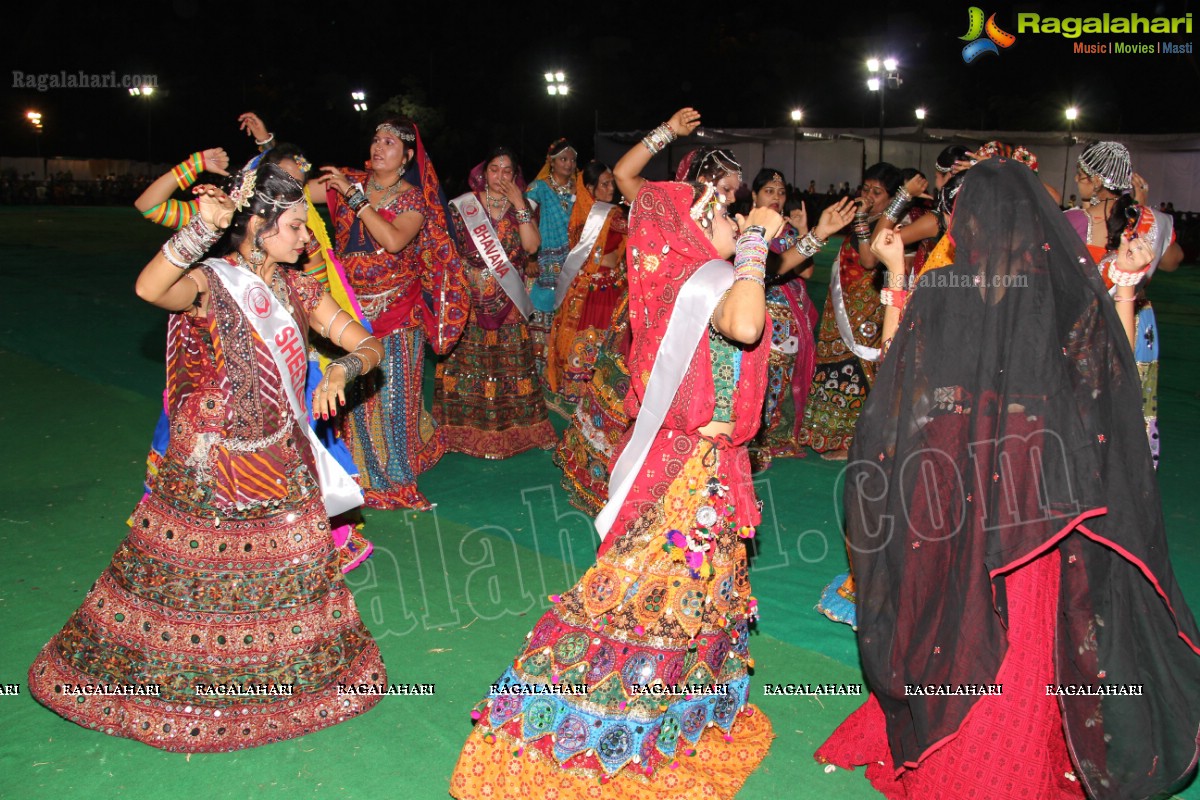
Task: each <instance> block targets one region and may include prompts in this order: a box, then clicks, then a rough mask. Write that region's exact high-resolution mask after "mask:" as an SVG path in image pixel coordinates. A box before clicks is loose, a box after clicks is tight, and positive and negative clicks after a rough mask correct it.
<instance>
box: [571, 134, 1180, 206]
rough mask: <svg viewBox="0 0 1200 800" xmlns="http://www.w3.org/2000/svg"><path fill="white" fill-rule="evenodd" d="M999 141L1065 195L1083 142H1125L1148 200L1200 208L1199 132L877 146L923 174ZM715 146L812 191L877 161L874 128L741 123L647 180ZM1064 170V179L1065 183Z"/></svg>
mask: <svg viewBox="0 0 1200 800" xmlns="http://www.w3.org/2000/svg"><path fill="white" fill-rule="evenodd" d="M641 137H642V132H638V131H624V132H597V133H596V151H595V152H596V158H598V159H599V160H601V161H604V162H605V163H607V164H610V165H611V164H614V163H616V161H617V159H619V158H620V157H621V156H622V155H623V154H624V153H625V151H626V150H628V149H629V148H630V147H631V146H632V145H633V144H635V143H636V142H638V141H639V140H640V139H641ZM995 139H999V140H1000V141H1003V142H1008V143H1009V144H1013V145H1017V144H1023V145H1025V146H1026V147H1027V148H1029V149H1030V150H1032V151H1033V153H1034V154H1035V155H1036V156H1037V158H1038V172H1039V174H1040V175H1041V177H1042V180H1044V181H1045V182H1046V183H1048V184H1050V185H1051V186H1053V187H1055V188H1057V189H1058V190H1060V191H1062V190H1063V186H1064V183H1065V184H1066V191H1065V193H1064V195H1063V196H1064V198H1065V197H1068V196H1070V195H1072V194H1076V191H1075V183H1074V178H1075V160H1076V158H1078V157H1079V153H1080V151H1081V150H1082V149H1083V148H1084V147H1085V146H1087V144H1088V143H1089V142H1093V141H1099V140H1113V141H1119V142H1122V143H1123V144H1125V146H1127V147H1128V148H1129V150H1130V152H1131V153H1132V154H1133V168H1134V171H1135V172H1137V173H1139V174H1140V175H1141V176H1142V177H1144V178H1145V179H1146V180H1147V182H1149V184H1150V201H1151V203H1152V204H1154V205H1155V206H1157V205H1158V204H1159V203H1162V202H1168V201H1169V202H1171V203H1174V205H1175V208H1176V209H1177V210H1179V211H1190V210H1200V133H1182V134H1163V135H1123V134H1115V133H1100V132H1092V131H1076V132H1075V134H1074V143H1072V144H1068V142H1067V137H1066V134H1065V133H1064V132H1062V131H1058V132H1050V133H1046V132H1033V131H964V130H952V129H948V128H911V127H910V128H888V129H887V130H886V131H885V135H884V143H883V160H884V161H888V162H890V163H892V164H895V165H896V166H898V167H916V168H918V169H920V170H921V171H922V172H924V173H925V174H926V175H931V174H932V172H933V163H934V160H935V159H936V158H937V155H938V153H939V152H940V151H941V150H942V148H943V147H946V146H947V145H951V144H963V145H966V146H967V147H976V146H978V145H980V144H983V143H984V142H988V141H992V140H995ZM701 145H714V146H718V147H728V148H730V149H732V150H733V152H734V154H735V155H736V156H737V158H738V161H740V162H741V164H742V170H743V175H744V176H745V178H746V180H747V181H749V180H750V179H752V178H753V176H754V174H755V173H756V172H758V170H759V169H760V168H761V167H763V166H764V165H766V166H770V167H771V168H773V169H777V170H779V171H780V172H782V173H783V174H784V176H785V177H787V178H788V180H789V182H790V183H792V184H793V185H794V186H796V187H798V188H800V189H802V190H803V189H804V188H806V187H807V186H808V183H809V181H815V182H816V185H817V191H819V192H824V191H826V190H827V189H828V188H829V184H831V183H832V184H834V185H835V186H840V185H841V184H842V182H843V181H846V182H848V183H849V184H850V186H851V188H853V187H855V186H857V185H858V182H859V180H860V179H861V177H862V171H863V168H864V167H866V166H869V165H871V164H874V163H875V162H876V161H878V160H879V158H878V155H879V129H878V128H849V129H847V128H808V127H801V128H746V129H736V130H735V129H713V128H708V129H702V130H701V131H699V132H698V133H697V134H696V135H693V136H691V137H688V138H686V139H681V140H679V141H677V142H675V143H674V144H672V145H671V146H670V147H669V148H668V152H667V158H665V159H664V158H662V157H660V158H656V159H654V161H652V162H651V164H650V167H649V168H648V169H647V172H646V177H648V178H653V179H656V180H664V179H666V178H667V177H668V176H669V175H674V170H675V166H676V165H677V164H678V163H679V162H680V161H681V160H682V159H683V157H684V156H685V155H686V154H687V153H688V151H690V150H692V149H693V148H695V147H699V146H701ZM1064 167H1065V170H1066V172H1065V181H1064Z"/></svg>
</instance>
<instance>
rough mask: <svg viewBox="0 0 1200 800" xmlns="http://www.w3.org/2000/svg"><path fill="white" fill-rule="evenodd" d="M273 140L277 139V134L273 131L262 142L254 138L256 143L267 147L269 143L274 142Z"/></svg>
mask: <svg viewBox="0 0 1200 800" xmlns="http://www.w3.org/2000/svg"><path fill="white" fill-rule="evenodd" d="M273 141H275V134H273V133H272V134H271V135H270V136H268V137H267V138H265V139H263V140H262V141H261V142H260V141H259V140H258V139H255V140H254V143H255V144H256V145H258V146H259V147H266V146H267V145H269V144H270V143H271V142H273Z"/></svg>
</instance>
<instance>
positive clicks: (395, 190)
mask: <svg viewBox="0 0 1200 800" xmlns="http://www.w3.org/2000/svg"><path fill="white" fill-rule="evenodd" d="M401 180H402V178H401V177H400V176H399V175H397V176H396V182H395V183H393V184H392V185H390V186H384V185H383V184H382V183H380V182H379V181H378V180H376V179H375V173H373V172H372V173H371V177H370V178H368V179H367V188H368V189H370V190H371V191H373V192H383V196H382V197H380V198H379V200H378V201H377V202H375V203H372V204H371V206H372V207H373V208H375V209H380V208H384V207H385V206H387V204H388V203H389V202H391V199H392V198H393V197H395V196H396V195H398V194H400V182H401Z"/></svg>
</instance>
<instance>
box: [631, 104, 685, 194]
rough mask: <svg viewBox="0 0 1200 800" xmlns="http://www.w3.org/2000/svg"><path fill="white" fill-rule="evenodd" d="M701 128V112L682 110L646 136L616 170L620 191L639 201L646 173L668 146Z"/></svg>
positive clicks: (632, 148)
mask: <svg viewBox="0 0 1200 800" xmlns="http://www.w3.org/2000/svg"><path fill="white" fill-rule="evenodd" d="M699 125H700V112H699V111H697V110H696V109H694V108H681V109H679V110H678V111H676V112H675V113H674V114H672V115H671V118H670V119H669V120H667V121H666V122H664V123H663V124H662V125H659V126H658V127H657V128H655V129H654V130H652V131H651V132H650V133H649V134H647V135H646V138H644V139H642V141H640V142H638V143H637V144H635V145H634V146H633V147H631V148H630V149H629V152H627V153H626V154H625V155H623V156H621V160H620V161H618V162H617V164H616V166H615V167H613V178H615V179H616V181H617V188H618V189H620V190H621V194H623V195H625V196H626V197H636V196H637V193H638V190H639V189H641V188H642V184H643V183H645V182H646V179H645V178H643V177H642V170H644V169H645V168H646V165H647V164H649V163H650V159H652V158H654V156H656V155H657V154H658V153H660V152H662V151H663V150H664V149H665V148H666V146H667V145H668V144H670V143H671V142H673V141H675V140H676V139H677V138H679V137H680V136H687V135H688V134H690V133H691V132H692V131H694V130H696V128H697V127H699Z"/></svg>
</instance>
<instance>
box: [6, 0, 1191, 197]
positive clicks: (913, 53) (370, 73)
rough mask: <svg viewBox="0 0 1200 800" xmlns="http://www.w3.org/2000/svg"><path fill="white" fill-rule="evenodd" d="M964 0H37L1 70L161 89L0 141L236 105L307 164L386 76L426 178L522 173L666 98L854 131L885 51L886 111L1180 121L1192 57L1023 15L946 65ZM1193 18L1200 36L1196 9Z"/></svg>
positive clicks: (93, 145) (1187, 121)
mask: <svg viewBox="0 0 1200 800" xmlns="http://www.w3.org/2000/svg"><path fill="white" fill-rule="evenodd" d="M980 4H981V8H983V10H984V12H985V13H986V14H991V13H993V12H995V13H996V22H997V23H998V24H999V25H1000V26H1001V28H1003V29H1004V30H1006V31H1008V32H1010V33H1016V32H1017V16H1016V15H1017V13H1018V12H1035V13H1040V14H1042V15H1050V16H1058V17H1065V16H1085V17H1086V16H1099V15H1100V14H1102V13H1105V12H1108V13H1109V14H1111V15H1128V14H1130V13H1138V14H1140V15H1141V16H1146V17H1153V16H1171V17H1175V16H1183V15H1184V14H1186V13H1188V12H1190V11H1193V9H1194V6H1195V3H1194V2H1190V0H1162V1H1161V2H1153V1H1144V0H1105V2H1093V3H1017V4H1000V3H994V4H992V5H983V4H982V0H980ZM971 5H972V3H971V2H969V1H968V2H930V3H918V2H912V3H908V4H907V5H905V4H900V3H892V4H888V6H887V7H885V6H884V5H883V4H872V3H850V2H830V3H813V2H804V3H801V2H791V3H777V4H772V5H756V4H740V5H739V4H721V5H717V4H711V3H706V4H690V5H689V4H683V3H658V4H651V3H645V2H638V3H625V2H594V3H577V2H570V3H567V2H564V3H559V4H554V5H549V4H541V3H534V2H528V3H505V4H499V5H495V4H493V5H492V6H491V10H488V11H476V12H472V11H471V9H473V8H476V7H477V6H474V5H472V6H468V5H466V4H459V3H445V2H440V3H426V4H423V5H422V4H418V3H414V4H401V3H379V2H374V3H366V2H338V3H331V4H327V5H326V6H325V7H324V8H322V10H320V11H316V12H306V11H305V10H304V9H305V8H310V7H313V6H300V5H291V4H289V5H285V4H276V5H274V6H268V5H267V4H263V3H256V4H250V3H241V4H236V5H228V6H221V5H219V4H206V3H201V2H196V0H163V2H160V3H125V4H119V5H118V4H112V5H109V4H102V3H89V4H74V3H62V2H55V1H54V0H34V2H26V3H24V4H23V6H24V7H23V8H20V9H17V10H16V11H15V12H14V11H13V10H8V11H6V19H5V32H4V37H5V42H4V48H3V49H4V55H3V57H2V61H3V63H5V65H6V66H5V72H4V77H3V79H4V80H5V81H8V83H9V85H11V73H12V71H13V70H17V71H21V72H23V73H25V74H36V73H57V72H59V71H60V70H66V71H67V72H68V73H74V72H77V71H78V70H84V71H86V72H88V73H109V72H112V71H115V72H116V73H117V75H118V78H119V77H120V76H122V75H132V74H142V75H147V74H148V75H156V76H157V79H158V84H159V91H158V93H157V94H156V95H155V96H154V97H153V98H152V99H151V100H150V101H149V102H146V101H144V100H140V99H135V98H132V97H130V96H129V94H128V91H127V90H126V89H123V88H115V89H99V88H97V89H51V90H49V91H46V92H38V91H35V90H28V89H16V88H6V91H5V93H4V103H3V109H4V113H3V120H2V122H0V141H2V142H3V147H2V148H0V154H3V155H9V156H32V155H34V154H35V152H40V154H41V155H43V156H66V157H73V158H88V157H91V158H104V157H107V158H133V159H139V160H144V159H146V157H147V154H148V153H149V155H150V156H151V157H152V158H153V159H154V160H155V161H160V162H169V163H175V162H176V161H178V160H180V159H181V158H182V157H183V156H185V155H187V153H189V152H191V151H193V150H197V149H202V148H205V147H212V146H217V145H220V146H224V147H225V148H226V149H228V150H229V151H230V153H231V155H232V156H233V158H234V161H235V162H238V161H240V160H242V159H244V158H245V157H248V156H249V155H251V154H252V151H253V145H252V144H251V143H250V141H249V140H248V139H247V138H246V137H245V136H244V135H243V134H241V133H239V132H238V131H237V129H236V124H235V120H236V116H237V114H238V113H239V112H241V111H244V110H254V111H257V112H258V113H259V114H260V115H261V116H262V117H263V118H264V119H266V120H267V122H268V124H269V125H270V126H271V128H272V129H274V130H276V131H278V132H279V133H280V136H281V138H283V139H285V140H288V141H294V142H296V143H298V144H300V145H301V146H302V147H303V148H304V149H305V151H306V153H307V154H308V155H309V157H310V159H311V160H312V161H314V162H315V163H317V164H323V163H331V162H333V163H338V164H356V163H358V162H360V161H362V160H363V158H365V155H366V141H367V140H368V138H369V133H370V131H371V129H372V128H373V124H374V115H375V113H376V112H377V111H378V110H379V108H380V106H381V105H382V104H383V102H384V101H385V100H387V99H388V98H391V97H393V96H397V95H402V96H403V98H404V99H405V101H406V102H407V103H408V104H409V106H408V107H409V109H410V110H411V111H415V113H414V116H415V118H416V119H417V121H418V122H419V123H420V124H421V127H422V132H423V134H424V136H425V139H426V145H427V147H428V149H429V152H430V154H431V156H432V158H433V160H434V163H435V165H436V166H437V167H438V170H439V172H441V173H442V175H443V180H444V181H445V180H447V179H448V182H450V183H452V184H454V183H457V182H458V181H461V179H462V176H463V174H465V172H466V170H467V169H468V168H469V167H470V166H471V165H473V164H474V163H476V162H477V161H479V160H480V159H481V158H482V156H483V154H484V153H485V152H486V151H487V150H488V149H490V148H491V147H492V146H494V145H496V144H507V145H509V146H511V147H513V148H514V149H516V150H517V151H518V152H519V153H520V155H521V157H522V161H523V163H524V166H525V170H526V172H527V173H531V172H532V171H534V170H536V168H537V166H538V165H539V164H540V161H541V159H542V154H543V153H544V151H545V147H546V145H547V144H548V143H549V142H550V141H551V140H552V139H553V138H555V137H556V136H557V135H560V134H565V135H567V136H569V137H571V138H572V139H573V140H575V142H576V144H577V146H578V148H579V150H580V152H581V156H582V157H583V158H587V157H589V156H590V154H591V150H592V145H591V142H592V134H593V132H594V130H596V129H597V126H598V128H599V129H600V130H605V131H612V130H631V129H646V128H648V127H653V126H654V125H656V124H658V123H659V122H661V121H662V120H663V119H665V118H666V117H667V116H669V115H670V114H671V112H673V111H674V110H675V109H676V108H678V107H680V106H682V105H692V106H695V107H696V108H698V109H700V111H701V112H702V113H703V114H704V123H705V125H706V126H707V127H714V128H736V127H755V128H757V127H779V128H786V127H787V126H788V125H789V124H790V123H789V119H788V113H789V111H790V110H791V109H792V108H794V107H796V106H800V107H802V108H803V109H804V123H805V124H806V125H813V126H817V127H839V126H845V127H871V126H874V125H876V124H877V113H878V99H877V96H876V95H875V94H873V93H870V92H868V91H867V89H866V86H865V80H866V77H867V76H866V69H865V66H864V60H865V58H866V57H867V56H870V55H878V56H884V55H891V56H894V57H896V58H897V59H898V60H899V62H900V64H901V67H900V75H901V78H902V79H903V85H902V86H901V87H900V88H899V89H896V90H892V91H889V92H888V94H887V102H888V108H887V114H888V124H889V125H905V126H908V125H913V124H915V119H914V115H913V110H914V109H915V108H916V107H917V106H918V105H923V106H925V107H927V108H928V110H929V119H928V121H927V124H928V125H930V126H931V127H937V128H957V129H1004V130H1014V131H1019V130H1027V131H1054V130H1064V129H1065V122H1064V121H1063V109H1064V107H1065V106H1067V105H1069V104H1071V103H1075V104H1077V105H1078V106H1079V107H1080V109H1081V118H1080V120H1079V122H1078V123H1077V124H1076V130H1079V131H1105V132H1109V133H1113V134H1117V135H1120V134H1122V133H1171V132H1200V103H1198V102H1197V101H1198V100H1200V69H1198V66H1197V61H1196V55H1195V54H1191V55H1187V54H1184V55H1112V54H1110V55H1082V54H1074V53H1072V40H1071V39H1067V38H1064V37H1061V36H1058V35H1051V34H1024V35H1018V36H1017V41H1016V43H1015V44H1014V45H1013V46H1012V47H1010V48H1007V49H1005V50H1002V51H1001V52H1000V53H999V55H985V56H982V57H981V58H979V59H978V60H976V61H975V62H973V63H971V64H965V63H964V62H963V59H962V55H961V53H962V48H963V46H964V44H965V42H963V41H960V39H959V38H958V37H960V36H962V35H963V34H965V33H966V31H967V26H968V12H967V9H968V8H969V7H970V6H971ZM115 8H119V9H120V11H119V12H118V11H114V10H113V9H115ZM401 9H404V10H401ZM697 9H704V10H703V11H697ZM898 9H899V10H898ZM1197 16H1200V15H1197ZM1193 30H1194V31H1197V32H1200V19H1194V20H1193ZM1196 38H1198V37H1197V36H1196V35H1195V34H1192V35H1183V34H1181V35H1179V36H1174V37H1171V36H1157V35H1153V34H1151V35H1120V36H1118V35H1110V36H1102V35H1084V36H1082V37H1080V39H1079V40H1078V41H1082V42H1095V41H1104V40H1121V41H1130V42H1139V41H1146V42H1157V41H1174V42H1176V43H1179V44H1187V43H1191V42H1193V41H1194V40H1195V39H1196ZM1193 49H1195V48H1194V47H1193ZM548 69H562V70H564V71H565V72H566V74H567V78H568V82H569V84H570V87H571V92H570V94H569V95H568V96H567V98H566V99H565V101H563V102H562V104H561V106H556V105H555V100H556V99H552V98H550V97H549V96H548V95H547V94H546V91H545V82H544V79H543V73H544V72H545V71H547V70H548ZM356 89H361V90H364V91H366V92H367V97H368V104H369V105H370V109H371V110H370V111H369V112H368V114H367V115H365V118H364V115H360V114H357V113H356V112H354V111H353V109H352V108H351V102H352V101H351V98H350V92H351V91H352V90H356ZM29 109H36V110H38V111H40V112H41V113H42V114H43V118H44V123H45V129H44V132H43V133H42V134H41V135H40V138H37V139H35V136H34V134H33V132H32V128H31V126H30V125H28V123H27V122H26V121H25V119H24V116H25V112H26V111H27V110H29ZM560 119H561V122H560V121H559V120H560Z"/></svg>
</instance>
